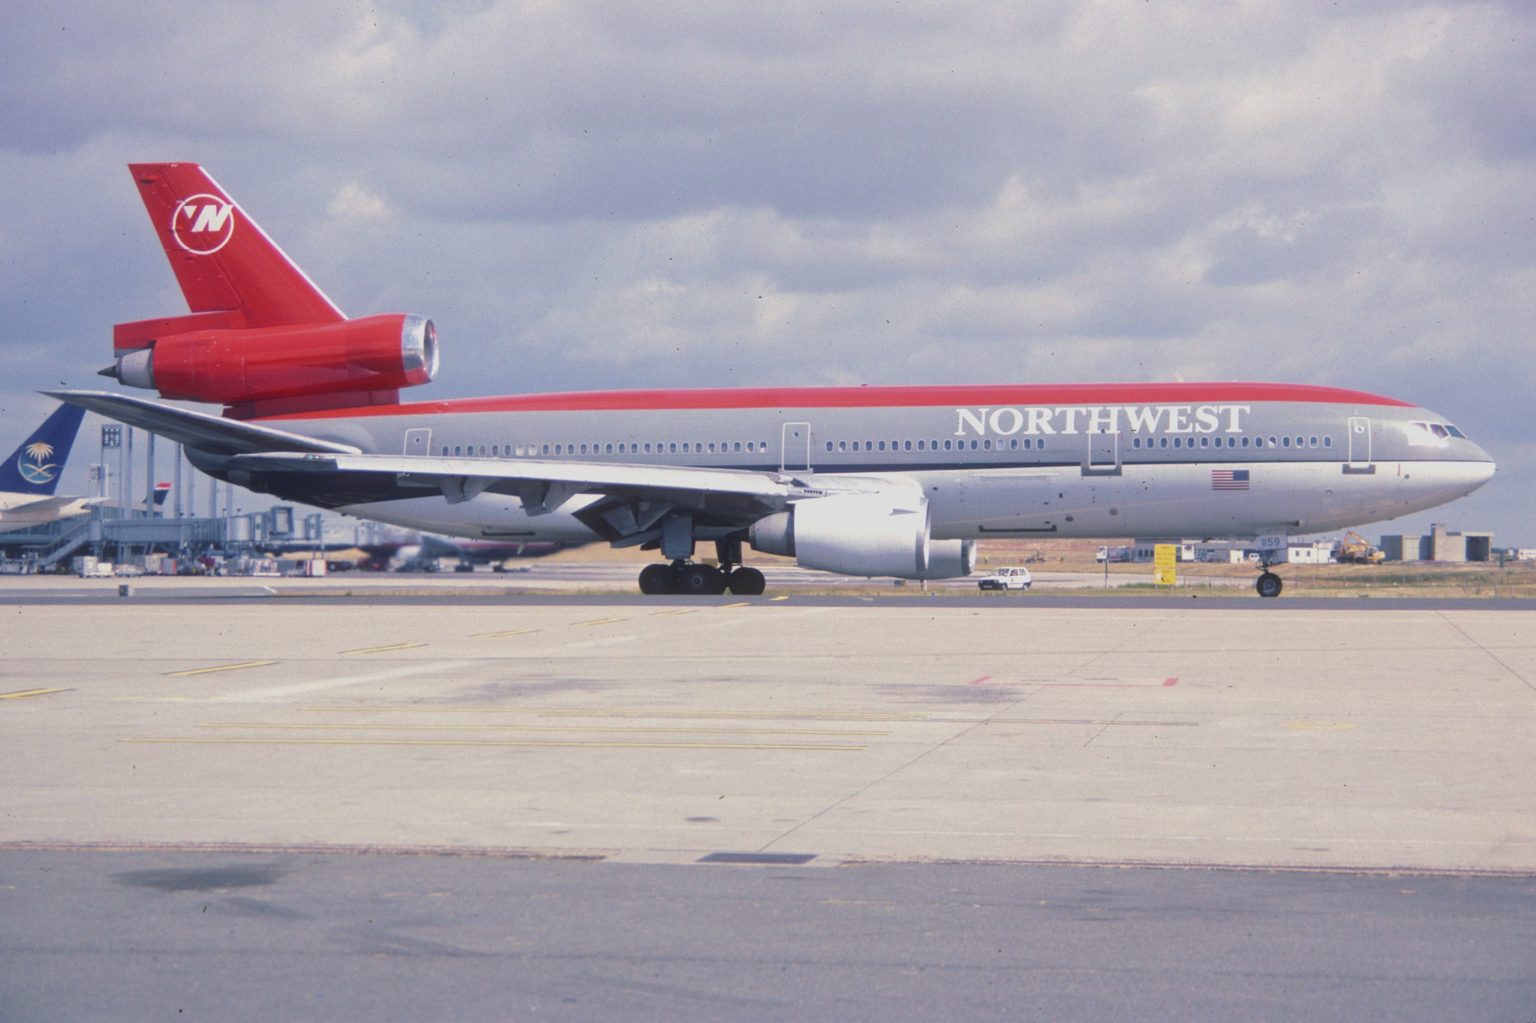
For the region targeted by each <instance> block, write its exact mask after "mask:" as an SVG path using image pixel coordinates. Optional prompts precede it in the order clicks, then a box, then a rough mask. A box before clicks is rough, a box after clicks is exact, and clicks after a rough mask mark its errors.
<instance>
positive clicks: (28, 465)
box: [16, 440, 59, 487]
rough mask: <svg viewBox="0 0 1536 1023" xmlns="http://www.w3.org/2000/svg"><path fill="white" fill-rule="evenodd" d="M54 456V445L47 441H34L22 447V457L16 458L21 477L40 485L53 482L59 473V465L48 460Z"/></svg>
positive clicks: (17, 469)
mask: <svg viewBox="0 0 1536 1023" xmlns="http://www.w3.org/2000/svg"><path fill="white" fill-rule="evenodd" d="M52 457H53V445H52V444H49V443H48V442H47V441H41V440H39V441H33V442H32V443H31V444H28V445H27V446H26V447H24V448H22V449H21V457H20V458H18V459H16V471H17V472H19V473H21V478H22V479H24V480H26V481H27V482H28V483H30V484H32V485H33V486H37V487H40V486H42V485H43V484H44V483H52V482H53V478H54V477H55V476H57V475H58V474H59V467H58V466H57V465H55V464H54V463H52V462H50V461H48V459H50V458H52Z"/></svg>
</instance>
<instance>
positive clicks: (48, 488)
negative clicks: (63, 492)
mask: <svg viewBox="0 0 1536 1023" xmlns="http://www.w3.org/2000/svg"><path fill="white" fill-rule="evenodd" d="M84 418H85V410H84V409H82V408H79V407H78V406H75V405H60V406H59V407H58V408H57V409H55V410H54V413H53V415H51V416H49V417H48V418H47V419H44V420H43V425H42V426H39V427H38V428H37V429H36V430H34V431H33V432H32V435H31V436H30V437H28V438H27V439H26V440H24V441H22V442H21V445H20V446H19V447H18V448H17V449H16V450H15V451H12V452H11V456H10V457H9V458H7V459H6V460H5V461H4V462H3V463H0V491H3V492H6V493H15V494H35V495H37V496H38V497H52V496H53V492H54V491H55V490H57V489H58V486H59V476H60V475H61V474H62V473H63V472H64V462H65V461H66V460H67V459H68V458H69V449H70V448H71V447H73V446H74V443H75V433H76V432H77V431H78V430H79V429H80V420H81V419H84Z"/></svg>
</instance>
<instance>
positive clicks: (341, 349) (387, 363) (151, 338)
mask: <svg viewBox="0 0 1536 1023" xmlns="http://www.w3.org/2000/svg"><path fill="white" fill-rule="evenodd" d="M208 320H209V317H206V315H203V316H200V315H193V316H183V317H172V318H168V319H165V320H151V321H146V322H144V323H131V324H121V325H119V327H118V333H117V337H116V338H115V342H116V343H115V348H116V350H117V353H118V355H117V361H116V362H115V363H114V364H113V365H112V366H109V367H108V368H106V369H104V370H102V371H101V372H102V375H103V376H110V377H115V378H116V379H117V380H119V381H121V382H122V383H124V384H127V385H128V386H130V387H143V388H147V389H149V390H153V391H158V392H159V393H160V395H161V396H162V397H166V398H177V399H183V400H188V401H206V402H221V403H222V404H224V405H227V406H230V407H231V409H232V411H234V412H236V414H239V413H240V412H242V411H244V412H247V413H252V414H269V413H273V412H281V411H290V410H292V411H298V410H303V409H314V408H324V407H341V406H347V405H360V404H375V403H378V402H381V401H394V400H396V399H397V397H398V391H399V389H400V388H402V387H414V386H416V385H417V384H424V383H427V382H428V381H429V380H431V379H432V377H433V376H434V375H436V373H437V362H438V351H437V330H436V328H435V327H433V325H432V321H431V320H429V319H426V318H425V317H422V316H413V315H403V314H398V313H397V314H390V315H384V316H368V317H364V318H362V319H356V320H339V321H336V322H332V323H310V324H294V325H287V326H278V327H221V326H211V325H208V326H205V324H207V323H208ZM199 327H202V328H203V329H197V328H199ZM188 328H191V329H188Z"/></svg>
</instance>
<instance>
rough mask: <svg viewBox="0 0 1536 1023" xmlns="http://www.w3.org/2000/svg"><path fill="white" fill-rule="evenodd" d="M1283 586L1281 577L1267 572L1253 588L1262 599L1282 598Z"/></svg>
mask: <svg viewBox="0 0 1536 1023" xmlns="http://www.w3.org/2000/svg"><path fill="white" fill-rule="evenodd" d="M1281 586H1282V583H1281V582H1280V577H1279V576H1278V575H1275V573H1273V572H1265V573H1264V574H1262V575H1260V576H1259V578H1258V580H1257V581H1256V582H1255V583H1254V584H1253V588H1254V589H1256V590H1258V591H1259V596H1261V597H1278V596H1280V589H1281Z"/></svg>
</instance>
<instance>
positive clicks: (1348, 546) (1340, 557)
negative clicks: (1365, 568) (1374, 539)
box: [1333, 529, 1387, 565]
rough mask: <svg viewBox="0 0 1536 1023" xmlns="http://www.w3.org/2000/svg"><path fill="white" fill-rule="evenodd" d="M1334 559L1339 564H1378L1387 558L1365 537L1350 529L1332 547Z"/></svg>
mask: <svg viewBox="0 0 1536 1023" xmlns="http://www.w3.org/2000/svg"><path fill="white" fill-rule="evenodd" d="M1333 556H1334V559H1335V560H1336V561H1338V562H1340V563H1341V564H1353V565H1379V564H1381V563H1382V562H1383V561H1385V560H1387V555H1386V553H1385V552H1384V551H1383V550H1382V549H1381V548H1380V547H1377V546H1375V545H1374V544H1372V543H1371V542H1370V541H1368V540H1367V539H1366V538H1365V537H1363V536H1361V535H1360V534H1359V533H1357V532H1355V531H1354V530H1353V529H1351V530H1350V531H1349V532H1347V533H1345V534H1344V539H1342V540H1340V541H1339V544H1338V546H1337V547H1336V548H1334V552H1333Z"/></svg>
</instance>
